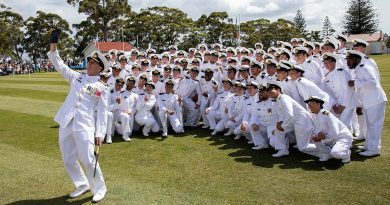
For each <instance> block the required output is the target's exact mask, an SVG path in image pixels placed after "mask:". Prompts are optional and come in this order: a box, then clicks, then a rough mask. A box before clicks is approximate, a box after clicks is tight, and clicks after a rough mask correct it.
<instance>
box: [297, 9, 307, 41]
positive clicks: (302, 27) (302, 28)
mask: <svg viewBox="0 0 390 205" xmlns="http://www.w3.org/2000/svg"><path fill="white" fill-rule="evenodd" d="M294 24H295V26H296V27H297V28H298V30H299V32H300V34H301V36H302V37H306V36H307V31H306V20H305V18H304V17H303V14H302V12H301V10H298V11H297V14H296V15H295V17H294Z"/></svg>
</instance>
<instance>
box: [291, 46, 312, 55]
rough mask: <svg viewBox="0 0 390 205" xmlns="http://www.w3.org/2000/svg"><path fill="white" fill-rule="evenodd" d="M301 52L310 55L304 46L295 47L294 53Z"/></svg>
mask: <svg viewBox="0 0 390 205" xmlns="http://www.w3.org/2000/svg"><path fill="white" fill-rule="evenodd" d="M299 51H304V52H305V53H309V49H308V48H306V47H303V46H299V47H295V48H294V53H295V54H296V53H298V52H299Z"/></svg>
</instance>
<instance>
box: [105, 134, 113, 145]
mask: <svg viewBox="0 0 390 205" xmlns="http://www.w3.org/2000/svg"><path fill="white" fill-rule="evenodd" d="M106 143H107V144H111V143H112V137H111V136H108V135H107V138H106Z"/></svg>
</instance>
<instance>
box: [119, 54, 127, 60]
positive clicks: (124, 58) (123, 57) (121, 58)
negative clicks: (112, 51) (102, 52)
mask: <svg viewBox="0 0 390 205" xmlns="http://www.w3.org/2000/svg"><path fill="white" fill-rule="evenodd" d="M122 60H125V61H126V62H127V57H126V56H125V55H121V56H120V57H119V61H122Z"/></svg>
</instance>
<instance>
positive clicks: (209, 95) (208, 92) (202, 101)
mask: <svg viewBox="0 0 390 205" xmlns="http://www.w3.org/2000/svg"><path fill="white" fill-rule="evenodd" d="M213 73H214V72H213V71H212V70H211V69H210V68H206V69H205V71H204V76H202V77H201V78H200V80H199V84H198V87H197V93H198V102H197V103H196V105H197V106H196V109H198V108H199V112H200V114H201V116H202V120H203V127H202V128H209V127H210V125H209V121H208V119H207V115H206V112H205V110H206V108H208V107H209V106H210V105H212V104H213V103H214V100H215V97H216V96H217V94H218V92H217V91H218V83H217V81H215V80H214V79H213Z"/></svg>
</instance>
